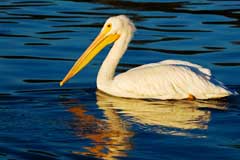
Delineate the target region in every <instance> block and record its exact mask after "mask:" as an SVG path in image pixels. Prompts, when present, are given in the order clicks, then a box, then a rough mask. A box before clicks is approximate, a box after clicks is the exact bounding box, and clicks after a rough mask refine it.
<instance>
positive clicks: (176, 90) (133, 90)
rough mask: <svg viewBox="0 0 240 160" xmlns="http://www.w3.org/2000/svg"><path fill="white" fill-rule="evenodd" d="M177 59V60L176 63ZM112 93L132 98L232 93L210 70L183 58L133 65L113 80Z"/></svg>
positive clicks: (206, 97)
mask: <svg viewBox="0 0 240 160" xmlns="http://www.w3.org/2000/svg"><path fill="white" fill-rule="evenodd" d="M174 62H176V63H174ZM113 89H114V91H113V92H114V93H113V95H114V94H115V95H117V96H121V97H130V98H156V99H183V98H187V97H188V96H189V95H193V96H195V97H196V98H199V99H208V98H218V97H224V96H228V95H230V94H231V92H230V91H229V90H227V88H226V87H225V86H223V85H222V83H220V82H218V81H216V80H215V79H213V78H211V73H210V71H209V70H208V69H205V68H203V67H201V66H199V65H195V64H192V63H189V62H184V61H173V60H170V61H163V62H160V63H152V64H147V65H143V66H140V67H137V68H134V69H131V70H129V71H127V72H125V73H122V74H119V75H117V76H116V77H115V78H114V81H113Z"/></svg>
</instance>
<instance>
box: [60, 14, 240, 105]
mask: <svg viewBox="0 0 240 160" xmlns="http://www.w3.org/2000/svg"><path fill="white" fill-rule="evenodd" d="M135 30H136V28H135V26H134V24H133V22H132V21H131V20H130V19H129V18H128V17H127V16H125V15H119V16H114V17H110V18H108V19H107V21H106V22H105V24H104V26H103V28H102V30H101V31H100V33H99V35H98V36H97V37H96V39H95V40H94V41H93V42H92V44H91V45H90V46H89V47H88V48H87V49H86V51H85V52H84V53H83V54H82V56H81V57H80V58H79V59H78V60H77V61H76V62H75V64H74V65H73V67H72V68H71V69H70V71H69V72H68V73H67V75H66V76H65V77H64V79H63V80H62V81H61V82H60V86H62V85H63V84H64V83H66V82H67V81H68V80H69V79H71V78H72V77H73V76H75V75H76V74H77V73H78V72H79V71H80V70H82V69H83V68H84V67H85V66H86V65H87V64H88V63H89V62H90V61H91V60H92V59H93V58H94V57H95V56H96V55H97V54H98V53H99V52H100V51H101V50H102V49H103V48H104V47H105V46H107V45H109V44H111V43H113V42H114V44H113V46H112V48H111V50H110V52H109V53H108V55H107V57H106V58H105V60H104V62H103V64H102V66H101V67H100V70H99V72H98V76H97V88H98V89H99V90H101V91H103V92H105V93H107V94H110V95H113V96H117V97H124V98H136V99H161V100H167V99H188V98H189V99H195V98H196V99H211V98H221V97H226V96H230V95H237V94H238V93H237V92H235V91H231V90H230V89H228V88H227V87H226V86H224V84H223V83H221V82H220V81H218V80H216V79H214V78H213V76H212V75H211V72H210V70H209V69H207V68H203V67H202V66H200V65H197V64H193V63H190V62H187V61H180V60H164V61H161V62H158V63H151V64H146V65H142V66H139V67H136V68H133V69H130V70H128V71H127V72H125V73H121V74H118V75H116V76H115V70H116V67H117V65H118V63H119V61H120V59H121V57H122V56H123V54H124V53H125V51H126V50H127V48H128V44H129V42H130V41H131V39H132V37H133V33H134V31H135Z"/></svg>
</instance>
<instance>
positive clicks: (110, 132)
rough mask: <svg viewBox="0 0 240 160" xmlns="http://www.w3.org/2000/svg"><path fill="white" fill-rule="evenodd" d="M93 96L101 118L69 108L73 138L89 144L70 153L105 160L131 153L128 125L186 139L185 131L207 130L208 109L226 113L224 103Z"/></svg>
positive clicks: (78, 107)
mask: <svg viewBox="0 0 240 160" xmlns="http://www.w3.org/2000/svg"><path fill="white" fill-rule="evenodd" d="M96 95H97V106H98V107H99V109H100V110H102V112H103V115H104V118H101V116H99V115H98V116H97V115H95V111H94V113H92V112H91V111H90V112H89V109H88V107H87V106H84V105H81V104H78V105H75V106H72V107H70V108H69V111H70V112H71V113H73V114H74V121H73V122H72V124H71V126H72V127H73V129H74V131H75V134H76V135H77V136H79V137H80V138H81V139H82V138H83V139H88V140H90V141H91V144H88V146H85V147H84V149H85V150H84V151H81V152H80V151H76V152H74V153H75V154H82V155H88V156H94V157H97V158H100V159H107V160H114V159H117V157H124V156H126V155H127V153H128V151H129V150H131V149H132V147H133V145H132V144H131V143H130V141H131V138H132V137H133V136H134V131H133V130H131V125H130V124H140V125H143V126H145V128H148V131H150V132H156V133H159V134H168V135H180V136H189V135H190V134H188V133H187V132H188V131H191V130H195V129H197V130H206V129H207V128H208V122H209V121H210V119H211V110H212V109H216V110H226V109H227V107H226V104H227V103H226V102H224V101H219V100H218V101H214V100H211V101H188V100H181V101H149V100H148V101H146V100H140V99H124V98H118V97H113V96H110V95H107V94H105V93H103V92H100V91H97V92H96ZM71 103H72V101H71ZM126 117H127V118H126ZM151 127H156V128H157V129H156V128H154V130H151ZM149 128H150V130H149ZM166 128H167V129H166ZM200 137H201V136H200Z"/></svg>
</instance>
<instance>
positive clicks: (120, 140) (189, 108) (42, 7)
mask: <svg viewBox="0 0 240 160" xmlns="http://www.w3.org/2000/svg"><path fill="white" fill-rule="evenodd" d="M118 14H126V15H128V16H129V17H130V18H131V19H132V20H133V21H134V23H135V24H136V26H137V29H138V30H137V32H136V34H135V37H134V39H133V41H132V42H131V44H130V46H129V49H128V52H127V53H126V55H125V56H124V57H123V59H122V61H121V63H120V65H119V67H118V73H119V72H123V71H125V70H127V69H130V68H132V67H135V66H138V65H141V64H145V63H150V62H158V61H161V60H164V59H179V60H187V61H190V62H193V63H197V64H200V65H202V66H205V67H208V68H210V69H211V70H212V72H213V73H214V75H215V77H216V78H217V79H219V80H221V81H222V82H224V83H225V84H227V85H228V86H229V87H230V88H233V89H236V90H237V91H240V38H239V37H240V1H238V0H198V1H197V0H191V1H190V0H184V1H181V0H167V1H166V0H165V1H163V0H162V1H161V0H159V1H147V0H138V1H137V0H124V1H123V0H109V1H106V0H97V1H92V0H87V1H84V0H41V1H30V0H23V1H22V0H1V2H0V74H1V83H0V159H3V160H5V159H11V160H12V159H16V160H25V159H26V160H29V159H31V160H38V159H39V160H52V159H62V160H63V159H64V160H70V159H83V160H84V159H109V160H112V159H126V160H128V159H146V160H159V159H164V160H175V159H178V160H203V159H211V160H219V159H223V160H239V159H240V125H239V124H240V99H239V98H240V97H239V96H236V97H230V98H226V99H223V100H211V101H186V100H182V101H143V100H131V99H121V98H115V97H111V96H108V95H105V94H103V93H101V92H98V91H96V84H95V80H96V75H97V71H98V69H99V66H100V64H101V62H102V60H103V58H104V57H105V55H106V54H107V52H108V49H105V50H104V51H103V52H102V53H101V54H100V55H99V56H97V57H96V58H95V60H94V61H93V62H92V63H91V64H90V65H89V66H88V67H87V68H85V69H84V70H83V71H82V72H81V73H79V74H78V76H76V77H75V78H74V79H72V80H71V81H70V82H69V83H67V84H66V85H65V86H64V87H62V88H60V87H59V85H58V82H59V81H60V80H61V79H62V78H63V77H64V75H65V74H66V72H67V71H68V69H69V68H70V67H71V66H72V64H73V63H74V61H75V60H76V59H77V58H78V57H79V55H80V54H81V53H82V52H83V51H84V50H85V49H86V47H87V46H88V45H89V44H90V43H91V41H92V40H93V39H94V38H95V36H96V35H97V33H98V31H99V30H100V28H101V26H102V24H103V23H104V21H105V20H106V19H107V18H108V17H109V16H113V15H118Z"/></svg>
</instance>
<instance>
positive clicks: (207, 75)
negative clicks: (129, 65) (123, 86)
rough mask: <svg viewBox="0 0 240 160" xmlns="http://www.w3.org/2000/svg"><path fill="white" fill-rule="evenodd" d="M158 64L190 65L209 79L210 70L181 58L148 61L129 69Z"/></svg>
mask: <svg viewBox="0 0 240 160" xmlns="http://www.w3.org/2000/svg"><path fill="white" fill-rule="evenodd" d="M159 65H175V66H186V67H191V68H193V69H196V70H198V71H199V72H202V74H204V75H205V76H206V78H207V79H210V77H211V75H212V74H211V71H210V70H209V69H208V68H203V67H202V66H200V65H198V64H193V63H190V62H187V61H181V60H164V61H161V62H158V63H150V64H146V65H142V66H139V67H136V68H133V69H131V70H135V69H141V68H145V67H154V66H159Z"/></svg>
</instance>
